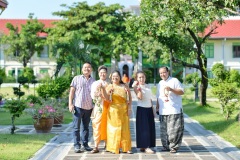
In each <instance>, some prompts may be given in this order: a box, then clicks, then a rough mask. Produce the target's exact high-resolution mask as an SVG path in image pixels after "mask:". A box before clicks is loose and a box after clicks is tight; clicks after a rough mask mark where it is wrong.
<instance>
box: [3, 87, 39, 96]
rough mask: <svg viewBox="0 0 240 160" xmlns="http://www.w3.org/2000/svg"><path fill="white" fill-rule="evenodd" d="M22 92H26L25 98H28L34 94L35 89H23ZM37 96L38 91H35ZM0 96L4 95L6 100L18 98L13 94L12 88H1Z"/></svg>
mask: <svg viewBox="0 0 240 160" xmlns="http://www.w3.org/2000/svg"><path fill="white" fill-rule="evenodd" d="M21 90H22V91H23V92H25V95H24V96H23V97H27V96H28V95H31V94H32V95H33V94H34V88H29V89H25V88H23V87H21ZM35 94H37V91H35ZM0 95H3V98H4V99H9V98H16V95H14V94H13V88H12V87H1V88H0Z"/></svg>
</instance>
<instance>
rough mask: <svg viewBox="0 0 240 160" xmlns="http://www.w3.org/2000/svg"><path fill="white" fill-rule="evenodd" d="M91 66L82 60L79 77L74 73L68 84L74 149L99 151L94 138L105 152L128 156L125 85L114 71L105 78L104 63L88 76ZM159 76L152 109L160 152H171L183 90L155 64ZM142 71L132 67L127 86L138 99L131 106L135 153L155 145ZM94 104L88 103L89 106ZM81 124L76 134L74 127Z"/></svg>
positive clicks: (178, 137) (177, 138) (177, 141)
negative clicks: (157, 124) (133, 73)
mask: <svg viewBox="0 0 240 160" xmlns="http://www.w3.org/2000/svg"><path fill="white" fill-rule="evenodd" d="M91 73H92V66H91V64H90V63H88V62H87V63H84V64H83V67H82V75H78V76H75V77H74V78H73V80H72V82H71V85H70V92H69V111H70V112H72V113H73V123H72V124H73V139H74V151H75V152H76V153H79V152H82V151H84V150H86V151H90V152H91V153H98V152H99V147H98V146H99V143H100V141H102V140H103V141H105V147H104V149H105V150H106V151H109V152H112V153H115V154H119V152H120V150H121V152H123V153H128V154H132V153H133V152H132V150H131V148H132V146H131V133H130V123H129V117H130V116H131V114H132V95H131V92H130V89H129V86H128V84H126V83H124V82H123V81H122V78H121V74H120V72H119V71H118V70H115V71H113V72H112V73H111V75H110V83H108V82H107V67H105V66H100V67H99V68H98V75H99V80H97V81H95V80H94V78H93V77H91ZM159 74H160V77H161V78H162V80H161V81H160V82H159V84H158V88H157V104H156V111H157V113H159V120H160V129H161V132H160V133H161V141H162V145H163V149H162V150H163V151H170V152H171V153H176V152H177V150H178V149H179V147H180V145H181V142H182V136H183V130H184V122H183V112H182V102H181V95H182V94H184V90H183V87H182V84H181V83H180V82H179V81H178V79H176V78H173V77H170V76H169V70H168V68H167V67H161V68H160V69H159ZM145 80H146V75H145V73H144V72H143V71H138V72H137V73H136V76H135V81H134V82H133V84H132V87H133V90H134V92H135V94H136V97H137V98H138V102H137V110H136V145H137V148H140V151H141V152H146V153H154V151H153V150H152V149H151V148H153V147H155V146H156V133H155V121H154V115H155V113H154V109H153V103H152V99H151V96H149V95H151V88H150V87H149V86H148V85H147V84H145ZM92 102H94V105H93V104H92ZM90 121H92V127H93V139H94V148H91V147H89V145H88V137H89V123H90ZM81 125H82V128H81V129H82V130H81V136H80V126H81Z"/></svg>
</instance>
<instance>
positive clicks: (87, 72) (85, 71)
mask: <svg viewBox="0 0 240 160" xmlns="http://www.w3.org/2000/svg"><path fill="white" fill-rule="evenodd" d="M82 73H83V75H84V76H85V77H89V76H90V75H91V73H92V66H91V64H89V63H84V65H83V66H82Z"/></svg>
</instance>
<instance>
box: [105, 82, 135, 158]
mask: <svg viewBox="0 0 240 160" xmlns="http://www.w3.org/2000/svg"><path fill="white" fill-rule="evenodd" d="M112 87H113V89H114V91H113V94H112V102H111V103H110V104H109V109H108V113H107V150H108V151H110V152H113V153H116V154H118V153H119V149H120V148H121V149H122V152H127V151H129V150H131V147H132V146H131V134H130V128H129V127H130V126H129V117H128V105H127V99H126V97H127V94H126V92H125V90H124V86H114V85H108V87H107V90H109V89H111V88H112Z"/></svg>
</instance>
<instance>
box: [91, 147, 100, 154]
mask: <svg viewBox="0 0 240 160" xmlns="http://www.w3.org/2000/svg"><path fill="white" fill-rule="evenodd" d="M98 152H99V150H98V148H96V147H95V148H93V150H92V151H91V153H98Z"/></svg>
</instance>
